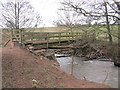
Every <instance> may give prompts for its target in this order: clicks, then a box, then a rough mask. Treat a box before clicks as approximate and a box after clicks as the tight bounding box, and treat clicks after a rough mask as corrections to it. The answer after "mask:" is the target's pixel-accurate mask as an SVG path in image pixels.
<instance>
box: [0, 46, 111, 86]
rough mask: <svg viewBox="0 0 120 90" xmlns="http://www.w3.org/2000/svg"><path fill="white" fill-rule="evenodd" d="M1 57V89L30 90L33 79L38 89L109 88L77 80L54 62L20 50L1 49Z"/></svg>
mask: <svg viewBox="0 0 120 90" xmlns="http://www.w3.org/2000/svg"><path fill="white" fill-rule="evenodd" d="M2 56H3V57H2V72H3V73H2V74H3V76H2V79H3V80H2V81H3V82H2V85H3V86H2V87H3V88H31V87H32V80H33V79H35V80H36V81H37V86H38V87H39V88H55V87H59V88H60V87H66V88H109V86H106V85H102V84H97V83H92V82H88V81H82V80H78V79H76V78H74V77H73V76H71V75H68V74H66V73H65V72H63V71H61V70H60V69H59V67H57V66H55V65H54V62H51V61H50V60H48V59H46V58H45V57H42V56H39V57H37V56H35V55H32V54H31V53H29V51H27V50H24V49H21V48H3V52H2Z"/></svg>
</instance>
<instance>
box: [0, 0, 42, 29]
mask: <svg viewBox="0 0 120 90" xmlns="http://www.w3.org/2000/svg"><path fill="white" fill-rule="evenodd" d="M0 5H1V6H0V7H1V8H0V10H1V16H2V17H1V21H2V25H1V26H3V27H8V28H15V29H19V28H25V27H35V26H39V24H40V23H41V21H42V19H41V16H40V15H39V14H38V13H37V12H35V10H34V8H33V7H32V6H31V5H30V2H29V1H28V0H13V1H12V0H11V1H9V0H8V1H7V2H5V3H2V2H1V4H0Z"/></svg>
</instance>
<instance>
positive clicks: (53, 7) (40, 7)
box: [30, 0, 60, 27]
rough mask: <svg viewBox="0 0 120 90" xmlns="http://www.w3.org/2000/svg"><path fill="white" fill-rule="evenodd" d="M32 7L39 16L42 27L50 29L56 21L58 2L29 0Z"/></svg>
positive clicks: (52, 0) (54, 0)
mask: <svg viewBox="0 0 120 90" xmlns="http://www.w3.org/2000/svg"><path fill="white" fill-rule="evenodd" d="M30 1H31V4H32V5H33V7H34V8H35V9H36V10H37V11H38V12H39V13H40V14H41V16H42V19H43V25H45V26H48V27H51V26H53V25H52V24H53V21H54V20H56V19H57V10H58V8H59V5H60V4H59V2H60V0H30Z"/></svg>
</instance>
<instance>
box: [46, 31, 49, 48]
mask: <svg viewBox="0 0 120 90" xmlns="http://www.w3.org/2000/svg"><path fill="white" fill-rule="evenodd" d="M46 37H47V49H48V47H49V33H47V36H46Z"/></svg>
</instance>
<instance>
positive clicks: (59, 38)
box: [59, 33, 61, 46]
mask: <svg viewBox="0 0 120 90" xmlns="http://www.w3.org/2000/svg"><path fill="white" fill-rule="evenodd" d="M60 42H61V33H59V46H60Z"/></svg>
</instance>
